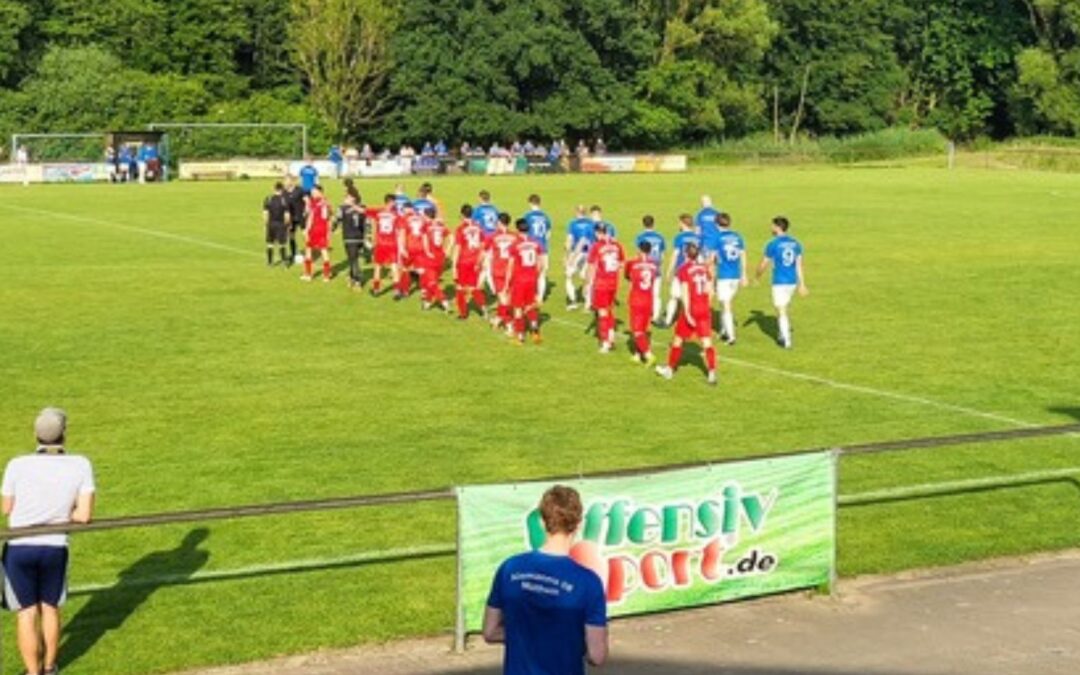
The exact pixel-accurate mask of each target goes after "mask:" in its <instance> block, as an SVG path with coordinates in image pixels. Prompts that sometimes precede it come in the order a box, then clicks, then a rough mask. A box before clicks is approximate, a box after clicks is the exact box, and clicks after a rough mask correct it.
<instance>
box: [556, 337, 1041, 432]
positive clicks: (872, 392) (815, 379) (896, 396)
mask: <svg viewBox="0 0 1080 675" xmlns="http://www.w3.org/2000/svg"><path fill="white" fill-rule="evenodd" d="M548 321H549V322H553V323H558V324H562V325H564V326H571V327H573V328H578V329H581V330H584V329H585V328H586V325H584V324H580V323H578V322H576V321H569V320H567V319H560V318H558V317H552V318H550V319H548ZM718 356H719V357H720V360H722V361H724V362H726V363H732V364H735V365H737V366H742V367H744V368H751V369H753V370H758V371H761V372H764V373H769V374H770V375H776V376H779V377H787V378H790V379H793V380H802V381H803V382H811V383H813V384H820V385H823V386H826V387H831V388H833V389H840V390H842V391H850V392H853V393H856V394H865V395H867V396H876V397H878V398H887V399H891V400H894V401H903V402H904V403H914V404H917V405H921V406H925V407H929V408H937V409H938V410H947V411H949V412H954V413H958V414H963V415H968V416H969V417H981V418H982V419H987V420H993V421H995V422H1004V423H1005V424H1009V425H1012V426H1015V427H1028V428H1033V427H1037V426H1039V425H1038V424H1034V423H1032V422H1025V421H1024V420H1018V419H1015V418H1012V417H1006V416H1004V415H998V414H997V413H990V412H985V411H982V410H976V409H975V408H968V407H966V406H962V405H955V404H952V403H945V402H942V401H935V400H933V399H929V398H925V397H922V396H914V395H912V394H904V393H900V392H895V391H888V390H886V389H875V388H873V387H864V386H862V385H858V384H848V383H846V382H838V381H836V380H830V379H828V378H825V377H819V376H817V375H808V374H806V373H799V372H796V371H793V370H784V369H782V368H775V367H773V366H766V365H762V364H760V363H754V362H753V361H746V360H744V359H738V358H733V357H730V356H721V355H719V354H718Z"/></svg>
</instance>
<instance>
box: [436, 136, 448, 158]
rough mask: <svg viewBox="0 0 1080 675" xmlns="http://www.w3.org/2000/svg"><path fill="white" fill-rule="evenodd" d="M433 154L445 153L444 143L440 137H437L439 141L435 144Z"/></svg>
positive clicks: (442, 154) (443, 155)
mask: <svg viewBox="0 0 1080 675" xmlns="http://www.w3.org/2000/svg"><path fill="white" fill-rule="evenodd" d="M435 154H436V155H437V156H439V157H446V155H447V150H446V143H444V142H443V140H442V139H441V138H440V139H439V142H438V143H436V144H435Z"/></svg>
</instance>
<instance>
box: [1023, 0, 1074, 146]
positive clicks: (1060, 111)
mask: <svg viewBox="0 0 1080 675" xmlns="http://www.w3.org/2000/svg"><path fill="white" fill-rule="evenodd" d="M1024 3H1025V5H1026V7H1027V9H1028V16H1029V18H1030V25H1031V27H1032V30H1033V31H1034V33H1035V34H1036V36H1037V40H1038V44H1037V45H1036V46H1033V47H1030V48H1028V49H1025V50H1023V51H1022V52H1021V53H1020V55H1019V56H1018V57H1017V61H1016V65H1017V70H1018V71H1019V75H1018V77H1017V82H1016V86H1015V87H1014V88H1013V90H1012V95H1013V106H1012V109H1013V114H1014V115H1015V117H1016V119H1017V126H1018V127H1019V129H1020V130H1021V131H1022V132H1024V133H1038V132H1040V131H1049V132H1051V133H1059V134H1070V135H1077V134H1080V0H1024Z"/></svg>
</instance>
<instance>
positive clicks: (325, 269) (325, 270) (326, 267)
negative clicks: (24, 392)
mask: <svg viewBox="0 0 1080 675" xmlns="http://www.w3.org/2000/svg"><path fill="white" fill-rule="evenodd" d="M322 275H323V279H329V278H330V261H328V260H324V261H323V264H322Z"/></svg>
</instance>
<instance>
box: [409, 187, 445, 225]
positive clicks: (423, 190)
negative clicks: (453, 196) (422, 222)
mask: <svg viewBox="0 0 1080 675" xmlns="http://www.w3.org/2000/svg"><path fill="white" fill-rule="evenodd" d="M433 191H434V188H433V187H432V186H431V183H424V184H423V185H421V186H420V189H419V190H418V191H417V193H416V194H417V197H416V199H414V200H412V205H413V208H414V209H416V211H417V213H427V212H428V210H429V209H430V210H432V211H434V212H435V217H436V218H442V205H441V204H439V200H438V199H436V198H435V195H433V194H432V192H433Z"/></svg>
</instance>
